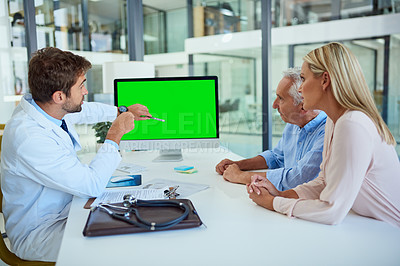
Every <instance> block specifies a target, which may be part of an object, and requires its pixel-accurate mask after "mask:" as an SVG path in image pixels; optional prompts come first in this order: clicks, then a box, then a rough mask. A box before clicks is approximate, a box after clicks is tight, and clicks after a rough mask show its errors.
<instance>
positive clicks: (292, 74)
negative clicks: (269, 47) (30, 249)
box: [283, 67, 303, 105]
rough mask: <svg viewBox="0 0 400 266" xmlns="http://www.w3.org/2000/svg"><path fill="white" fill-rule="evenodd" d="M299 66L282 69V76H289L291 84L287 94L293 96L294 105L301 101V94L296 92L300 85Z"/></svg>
mask: <svg viewBox="0 0 400 266" xmlns="http://www.w3.org/2000/svg"><path fill="white" fill-rule="evenodd" d="M300 72H301V68H300V67H291V68H288V69H287V70H285V71H283V77H285V78H289V79H290V80H292V82H293V83H292V86H291V87H290V89H289V95H290V96H292V97H293V101H294V104H295V105H299V104H300V103H302V102H303V99H302V97H301V94H300V93H299V92H298V89H299V88H300V86H301V82H302V81H301V77H300Z"/></svg>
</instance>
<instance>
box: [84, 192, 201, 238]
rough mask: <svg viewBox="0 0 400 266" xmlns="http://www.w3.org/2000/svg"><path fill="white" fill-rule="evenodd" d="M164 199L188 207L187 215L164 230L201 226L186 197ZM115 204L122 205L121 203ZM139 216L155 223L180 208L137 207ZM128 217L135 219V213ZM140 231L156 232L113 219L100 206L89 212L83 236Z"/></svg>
mask: <svg viewBox="0 0 400 266" xmlns="http://www.w3.org/2000/svg"><path fill="white" fill-rule="evenodd" d="M166 201H178V202H182V203H184V204H187V206H188V207H189V210H190V211H189V215H188V216H187V217H186V218H185V219H184V220H182V221H181V222H180V223H178V224H176V225H174V226H173V227H171V228H168V229H166V230H175V229H185V228H193V227H198V226H201V225H202V224H203V223H202V221H201V219H200V217H199V215H198V214H197V211H196V210H195V208H194V206H193V204H192V202H191V201H190V200H188V199H169V200H167V199H166ZM115 205H119V206H122V203H118V204H115ZM137 210H138V212H139V213H140V215H141V217H143V218H144V219H145V220H147V221H153V222H156V223H160V222H165V221H169V220H172V219H174V218H177V217H179V216H180V215H182V210H181V209H179V208H174V207H148V206H146V207H137ZM130 219H132V220H135V221H137V220H136V216H135V215H131V216H130ZM140 232H156V231H151V230H148V229H146V228H142V227H138V226H135V225H132V224H129V223H127V222H124V221H121V220H118V219H115V218H113V217H111V216H110V215H109V214H108V213H106V212H104V211H102V210H100V208H95V209H92V210H91V211H90V213H89V217H88V219H87V222H86V225H85V228H84V229H83V235H84V236H88V237H91V236H106V235H119V234H131V233H140Z"/></svg>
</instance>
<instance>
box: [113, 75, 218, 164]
mask: <svg viewBox="0 0 400 266" xmlns="http://www.w3.org/2000/svg"><path fill="white" fill-rule="evenodd" d="M114 101H115V105H116V106H121V105H125V106H130V105H132V104H136V103H139V104H143V105H145V106H147V107H148V108H149V112H150V114H151V115H152V116H153V117H154V118H158V119H159V120H156V119H148V120H141V121H135V128H134V129H133V130H132V131H130V132H129V133H127V134H125V135H124V136H123V137H122V139H121V142H120V149H121V150H122V149H125V150H160V156H159V157H158V158H156V159H155V161H180V160H182V153H181V149H196V148H199V149H204V148H215V147H218V146H219V120H218V78H217V77H216V76H201V77H165V78H132V79H115V80H114ZM160 120H164V122H163V121H160Z"/></svg>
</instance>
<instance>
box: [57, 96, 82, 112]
mask: <svg viewBox="0 0 400 266" xmlns="http://www.w3.org/2000/svg"><path fill="white" fill-rule="evenodd" d="M82 101H83V98H82ZM82 101H81V102H80V103H78V104H74V103H73V102H72V101H71V100H70V99H69V100H68V101H66V102H65V103H64V104H63V106H62V108H63V110H64V111H66V112H67V113H78V112H80V111H82Z"/></svg>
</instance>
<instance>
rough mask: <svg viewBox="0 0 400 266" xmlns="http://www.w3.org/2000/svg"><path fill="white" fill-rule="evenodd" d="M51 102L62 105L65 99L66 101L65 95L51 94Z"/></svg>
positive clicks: (58, 92)
mask: <svg viewBox="0 0 400 266" xmlns="http://www.w3.org/2000/svg"><path fill="white" fill-rule="evenodd" d="M51 98H52V99H53V101H54V102H55V103H57V104H59V103H64V101H65V99H67V95H65V93H64V92H62V91H56V92H54V93H53V95H52V97H51Z"/></svg>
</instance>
